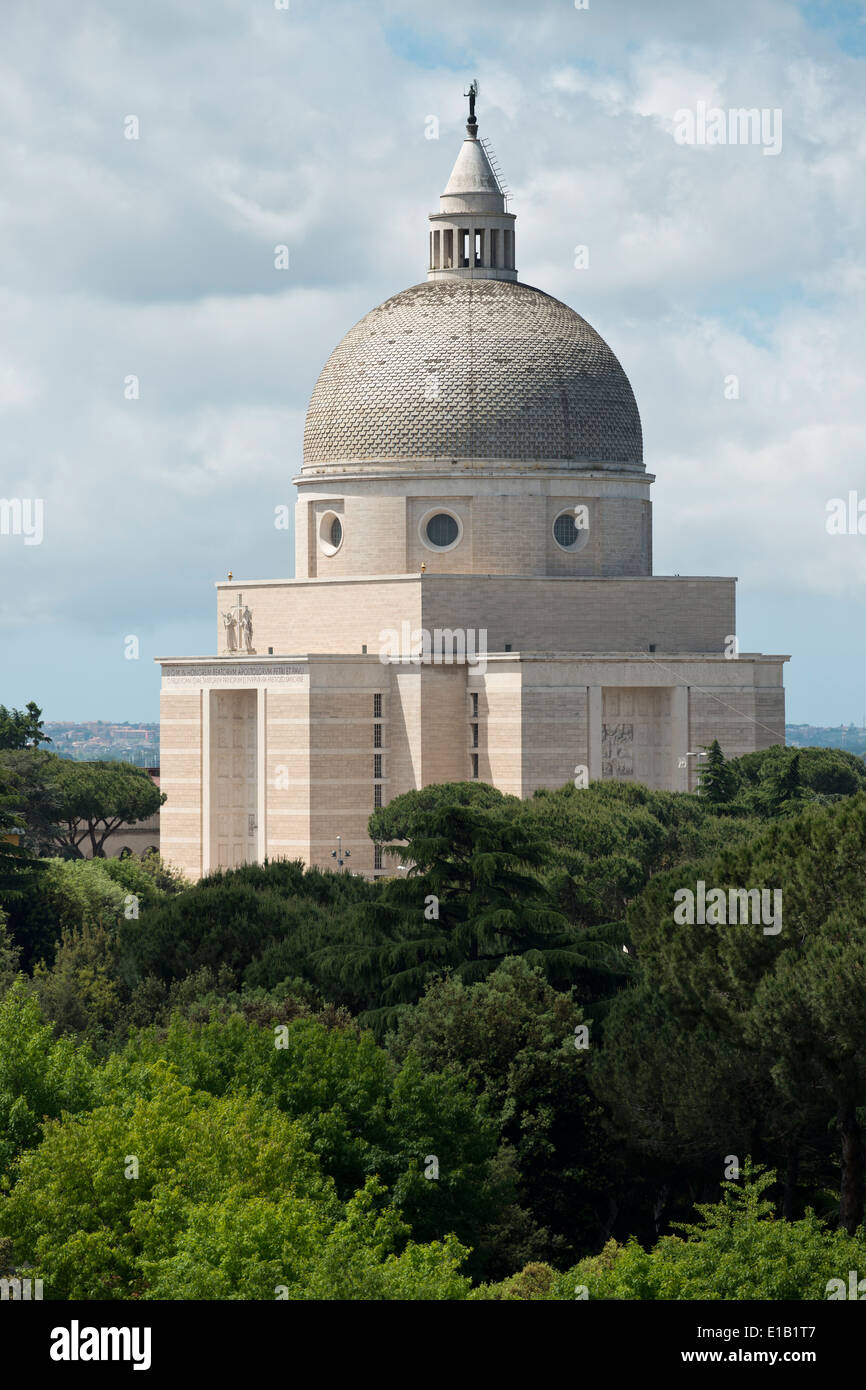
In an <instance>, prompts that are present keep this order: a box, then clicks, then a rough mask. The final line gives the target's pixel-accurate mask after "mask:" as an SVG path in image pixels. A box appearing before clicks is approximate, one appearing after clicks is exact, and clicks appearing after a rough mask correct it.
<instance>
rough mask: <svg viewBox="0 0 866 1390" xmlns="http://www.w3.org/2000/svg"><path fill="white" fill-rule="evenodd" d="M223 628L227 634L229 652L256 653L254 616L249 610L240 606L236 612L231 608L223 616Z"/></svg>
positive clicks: (227, 649)
mask: <svg viewBox="0 0 866 1390" xmlns="http://www.w3.org/2000/svg"><path fill="white" fill-rule="evenodd" d="M222 620H223V627H224V628H225V633H226V651H227V652H240V651H244V652H249V653H250V654H251V655H253V654H254V653H255V648H254V647H253V615H252V613H251V612H250V610H249V608H247V607H246V605H244V607H243V608H241V607H240V605H238V608H237V609H236V610H233V609H231V608H229V609H228V610H227V611H226V612H225V613H223V615H222Z"/></svg>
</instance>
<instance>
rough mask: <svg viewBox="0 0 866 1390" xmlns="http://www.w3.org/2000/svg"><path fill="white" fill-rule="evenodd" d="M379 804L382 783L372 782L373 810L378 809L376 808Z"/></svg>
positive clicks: (380, 802) (380, 803) (380, 801)
mask: <svg viewBox="0 0 866 1390" xmlns="http://www.w3.org/2000/svg"><path fill="white" fill-rule="evenodd" d="M381 805H382V783H381V782H374V784H373V810H374V811H378V809H379V807H380V806H381Z"/></svg>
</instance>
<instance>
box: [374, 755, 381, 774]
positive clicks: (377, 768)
mask: <svg viewBox="0 0 866 1390" xmlns="http://www.w3.org/2000/svg"><path fill="white" fill-rule="evenodd" d="M373 776H374V777H381V776H382V754H381V753H374V754H373Z"/></svg>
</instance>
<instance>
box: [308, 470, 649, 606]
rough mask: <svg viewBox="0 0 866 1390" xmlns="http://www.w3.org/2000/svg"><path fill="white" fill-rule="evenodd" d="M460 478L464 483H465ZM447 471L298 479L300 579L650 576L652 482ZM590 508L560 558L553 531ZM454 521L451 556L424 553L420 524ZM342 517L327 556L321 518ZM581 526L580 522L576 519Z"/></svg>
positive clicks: (576, 475) (569, 474)
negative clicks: (575, 544) (426, 573)
mask: <svg viewBox="0 0 866 1390" xmlns="http://www.w3.org/2000/svg"><path fill="white" fill-rule="evenodd" d="M466 472H468V473H469V476H466ZM466 472H464V471H462V470H461V469H460V467H459V466H458V465H456V464H455V465H452V466H451V468H450V471H446V472H444V474H443V473H442V472H439V473H437V472H435V471H433V472H430V473H423V472H419V471H417V470H416V471H414V472H413V473H412V474H411V475H409V476H405V477H403V476H398V477H385V478H383V477H381V476H377V477H375V478H373V479H365V478H359V477H355V476H348V477H346V478H339V477H338V478H334V479H332V480H330V486H328V485H327V482H326V481H324V480H321V479H318V478H317V479H315V481H310V480H309V479H307V478H303V477H302V478H301V479H298V480H297V481H298V483H299V500H298V503H297V509H296V556H297V560H296V565H297V574H298V576H299V577H300V578H316V577H317V578H320V579H340V578H343V577H351V578H356V577H359V576H368V577H369V576H378V575H387V574H406V573H410V574H411V573H416V572H418V571H419V570H420V568H421V565H422V563H423V564H426V566H427V568H428V569H430V570H433V571H435V572H436V573H438V574H479V575H482V574H508V575H516V576H526V575H539V576H540V575H582V576H592V575H611V576H615V575H648V574H651V573H652V523H651V503H650V500H649V497H650V483H651V481H652V479H651V478H650V477H648V476H647V475H645V474H644V475H641V476H639V477H631V478H629V477H603V476H601V477H600V476H598V475H594V474H592V473H591V472H581V471H580V470H574V471H573V472H568V471H566V470H561V471H559V472H555V473H545V472H543V471H542V472H538V473H536V474H533V475H530V476H529V477H526V476H521V477H517V476H514V477H510V476H509V474H508V470H507V469H506V470H505V471H504V473H503V475H502V476H496V477H493V476H485V475H484V473H483V471H482V472H481V473H480V474H479V472H478V470H466ZM575 507H582V508H585V509H586V513H585V516H586V521H587V527H586V530H587V536H586V540H585V543H584V541H583V540H582V541H581V545H580V547H579V548H577V549H574V550H564V549H562V547H561V546H559V545H558V544H557V542H556V540H555V538H554V535H553V523H554V521H555V519H556V517H557V516H559V514H560V513H561V512H564V511H571V512H573V511H574V508H575ZM442 510H444V511H447V512H450V513H451V514H452V515H453V516H454V517H456V518H457V519H458V521H459V523H460V525H461V528H462V534H461V536H460V539H459V540H458V542H457V543H456V544H455V545H454V547H453V549H448V550H445V549H437V548H436V547H432V546H430V545H429V544H425V542H424V539H423V535H424V526H423V523H424V519H425V517H427V516H428V515H429V514H430V513H433V512H437V511H442ZM331 513H333V514H335V515H337V516H339V518H340V521H341V524H342V527H343V539H342V543H341V545H340V547H339V549H338V550H337V551H336V552H335V553H333V554H331V553H328V536H327V531H326V534H325V535H324V537H322V536H321V534H320V526H321V519H322V517H323V516H325V515H330V514H331ZM582 520H583V518H582ZM323 539H324V542H325V544H324V545H323V544H322V540H323Z"/></svg>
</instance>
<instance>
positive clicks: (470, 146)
mask: <svg viewBox="0 0 866 1390" xmlns="http://www.w3.org/2000/svg"><path fill="white" fill-rule="evenodd" d="M476 129H477V127H476ZM467 193H493V194H494V195H496V196H497V197H500V198H501V197H502V193H501V191H500V188H499V183H498V181H497V178H496V175H495V174H494V172H493V170H492V169H491V167H490V160H489V159H488V158H487V152H486V150H485V149H484V146H483V145H482V144H481V141H480V140H478V139H476V138H475V137H474V136H472V135H467V137H466V139H465V140H464V141H463V144H462V145H461V146H460V152H459V154H458V155H457V159H456V161H455V164H454V168H453V169H452V170H451V177H450V179H449V180H448V186H447V187H446V189H445V192H444V193H443V195H442V196H443V197H444V198H447V197H450V196H451V195H452V194H457V195H458V196H459V197H465V196H466V194H467Z"/></svg>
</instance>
